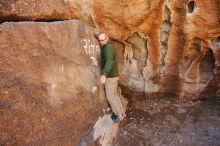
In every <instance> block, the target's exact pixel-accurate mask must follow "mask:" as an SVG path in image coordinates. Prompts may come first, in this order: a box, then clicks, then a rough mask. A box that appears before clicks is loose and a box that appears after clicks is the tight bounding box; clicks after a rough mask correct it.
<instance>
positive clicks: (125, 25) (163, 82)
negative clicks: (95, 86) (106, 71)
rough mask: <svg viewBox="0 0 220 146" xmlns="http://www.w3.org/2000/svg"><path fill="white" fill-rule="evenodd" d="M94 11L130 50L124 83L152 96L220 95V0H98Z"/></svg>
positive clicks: (123, 68) (126, 55) (101, 23)
mask: <svg viewBox="0 0 220 146" xmlns="http://www.w3.org/2000/svg"><path fill="white" fill-rule="evenodd" d="M94 14H95V16H96V21H97V23H98V26H99V27H100V30H102V31H106V32H107V33H109V34H110V36H111V37H112V38H113V39H114V45H115V47H116V48H118V50H121V51H118V52H124V54H123V55H119V60H121V61H119V62H121V63H122V65H120V69H121V83H122V84H124V85H128V86H129V87H130V88H131V89H132V90H135V91H139V92H145V94H146V96H153V95H156V96H178V97H182V98H188V99H198V98H203V97H220V94H219V91H220V85H219V83H218V81H217V80H218V76H219V72H218V66H219V65H218V62H219V51H218V49H217V48H219V43H220V41H219V36H220V5H219V0H211V1H202V0H191V1H188V0H184V1H175V0H174V1H169V0H154V1H149V0H136V1H132V2H131V1H126V0H125V1H123V2H122V3H118V1H115V0H113V1H106V0H105V1H100V0H94ZM115 40H117V41H115ZM119 41H122V43H123V44H122V45H119V43H118V42H119ZM123 50H124V51H123ZM122 60H124V61H122Z"/></svg>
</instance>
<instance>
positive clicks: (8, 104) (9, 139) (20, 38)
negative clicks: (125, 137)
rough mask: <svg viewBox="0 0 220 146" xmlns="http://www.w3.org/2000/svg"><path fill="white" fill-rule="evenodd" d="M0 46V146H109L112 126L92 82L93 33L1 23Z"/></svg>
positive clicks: (76, 27)
mask: <svg viewBox="0 0 220 146" xmlns="http://www.w3.org/2000/svg"><path fill="white" fill-rule="evenodd" d="M0 40H1V43H0V58H1V60H0V97H1V98H0V116H1V120H0V145H83V144H84V145H85V144H92V143H94V141H97V143H100V144H102V145H109V143H111V141H112V139H113V138H114V135H115V134H116V132H117V125H116V124H114V123H113V122H112V120H111V118H110V110H109V106H108V104H107V101H106V99H105V95H104V91H103V87H102V85H100V84H99V82H98V78H99V76H100V66H99V58H100V48H99V45H98V43H97V40H96V39H95V37H94V29H92V28H90V27H88V26H86V25H85V24H84V23H82V22H81V21H78V20H70V21H62V22H50V23H47V22H6V23H3V24H1V25H0ZM103 125H105V126H103ZM106 129H107V130H106ZM99 139H101V140H99Z"/></svg>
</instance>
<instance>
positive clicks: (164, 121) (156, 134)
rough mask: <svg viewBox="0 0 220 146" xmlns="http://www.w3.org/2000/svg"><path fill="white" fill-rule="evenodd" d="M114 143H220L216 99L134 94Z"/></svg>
mask: <svg viewBox="0 0 220 146" xmlns="http://www.w3.org/2000/svg"><path fill="white" fill-rule="evenodd" d="M127 116H128V118H127V122H126V123H124V124H123V123H122V124H121V125H120V130H119V133H118V136H117V138H116V139H115V141H114V144H113V145H114V146H220V104H219V102H214V103H213V102H207V101H188V100H181V99H169V98H162V99H154V100H152V99H145V98H142V97H133V98H132V99H131V101H130V103H129V106H128V111H127Z"/></svg>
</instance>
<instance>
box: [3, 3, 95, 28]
mask: <svg viewBox="0 0 220 146" xmlns="http://www.w3.org/2000/svg"><path fill="white" fill-rule="evenodd" d="M92 14H93V13H92V1H90V0H81V1H78V0H35V1H30V0H1V1H0V22H5V21H30V20H33V21H61V20H67V19H77V18H78V19H81V20H83V21H84V22H86V23H87V24H88V25H90V26H94V25H95V24H94V18H93V15H92Z"/></svg>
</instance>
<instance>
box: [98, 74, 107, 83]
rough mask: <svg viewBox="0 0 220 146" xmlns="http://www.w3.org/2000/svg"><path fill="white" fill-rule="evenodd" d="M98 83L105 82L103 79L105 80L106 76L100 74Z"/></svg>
mask: <svg viewBox="0 0 220 146" xmlns="http://www.w3.org/2000/svg"><path fill="white" fill-rule="evenodd" d="M99 80H100V83H102V84H105V81H106V76H104V75H101V77H100V79H99Z"/></svg>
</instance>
